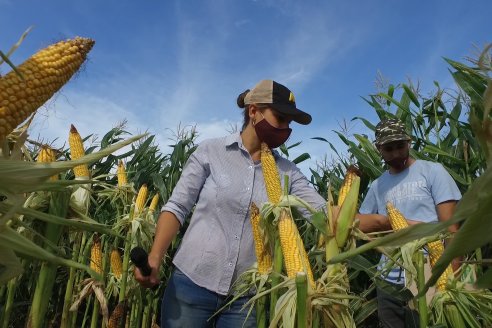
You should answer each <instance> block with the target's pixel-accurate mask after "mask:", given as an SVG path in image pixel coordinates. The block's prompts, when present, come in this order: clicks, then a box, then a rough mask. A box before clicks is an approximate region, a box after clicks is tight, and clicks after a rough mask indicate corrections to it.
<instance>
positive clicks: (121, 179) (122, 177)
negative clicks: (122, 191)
mask: <svg viewBox="0 0 492 328" xmlns="http://www.w3.org/2000/svg"><path fill="white" fill-rule="evenodd" d="M117 176H118V187H122V186H124V185H126V184H128V180H127V176H126V170H125V164H123V161H122V160H121V159H120V160H119V161H118V171H117Z"/></svg>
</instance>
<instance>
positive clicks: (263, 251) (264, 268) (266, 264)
mask: <svg viewBox="0 0 492 328" xmlns="http://www.w3.org/2000/svg"><path fill="white" fill-rule="evenodd" d="M250 215H251V216H250V221H251V228H252V230H253V238H254V241H255V253H256V259H257V261H258V272H259V273H260V274H265V273H268V272H269V271H270V269H271V267H272V255H271V254H270V251H269V249H267V248H266V247H265V243H264V240H263V237H264V234H263V231H262V229H261V227H260V210H259V209H258V207H257V206H256V204H255V203H251V207H250Z"/></svg>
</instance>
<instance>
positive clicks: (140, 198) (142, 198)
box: [135, 183, 149, 213]
mask: <svg viewBox="0 0 492 328" xmlns="http://www.w3.org/2000/svg"><path fill="white" fill-rule="evenodd" d="M148 193H149V190H148V189H147V185H146V184H145V183H144V184H143V185H142V186H141V187H140V190H139V191H138V194H137V200H136V201H135V213H138V212H140V211H142V210H143V208H144V206H145V202H146V201H147V194H148Z"/></svg>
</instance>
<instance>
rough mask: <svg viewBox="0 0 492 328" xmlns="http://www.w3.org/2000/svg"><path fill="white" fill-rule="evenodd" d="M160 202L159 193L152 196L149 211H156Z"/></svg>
mask: <svg viewBox="0 0 492 328" xmlns="http://www.w3.org/2000/svg"><path fill="white" fill-rule="evenodd" d="M158 204H159V194H155V195H154V197H152V201H151V202H150V205H149V211H150V212H154V211H155V209H156V208H157V205H158Z"/></svg>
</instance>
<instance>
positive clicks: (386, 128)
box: [376, 118, 412, 146]
mask: <svg viewBox="0 0 492 328" xmlns="http://www.w3.org/2000/svg"><path fill="white" fill-rule="evenodd" d="M401 140H412V138H411V137H410V135H409V134H408V133H407V131H406V129H405V124H403V122H402V121H400V120H398V119H393V118H392V119H385V120H382V121H381V122H379V123H378V125H376V145H377V146H381V145H384V144H387V143H390V142H393V141H401Z"/></svg>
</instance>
